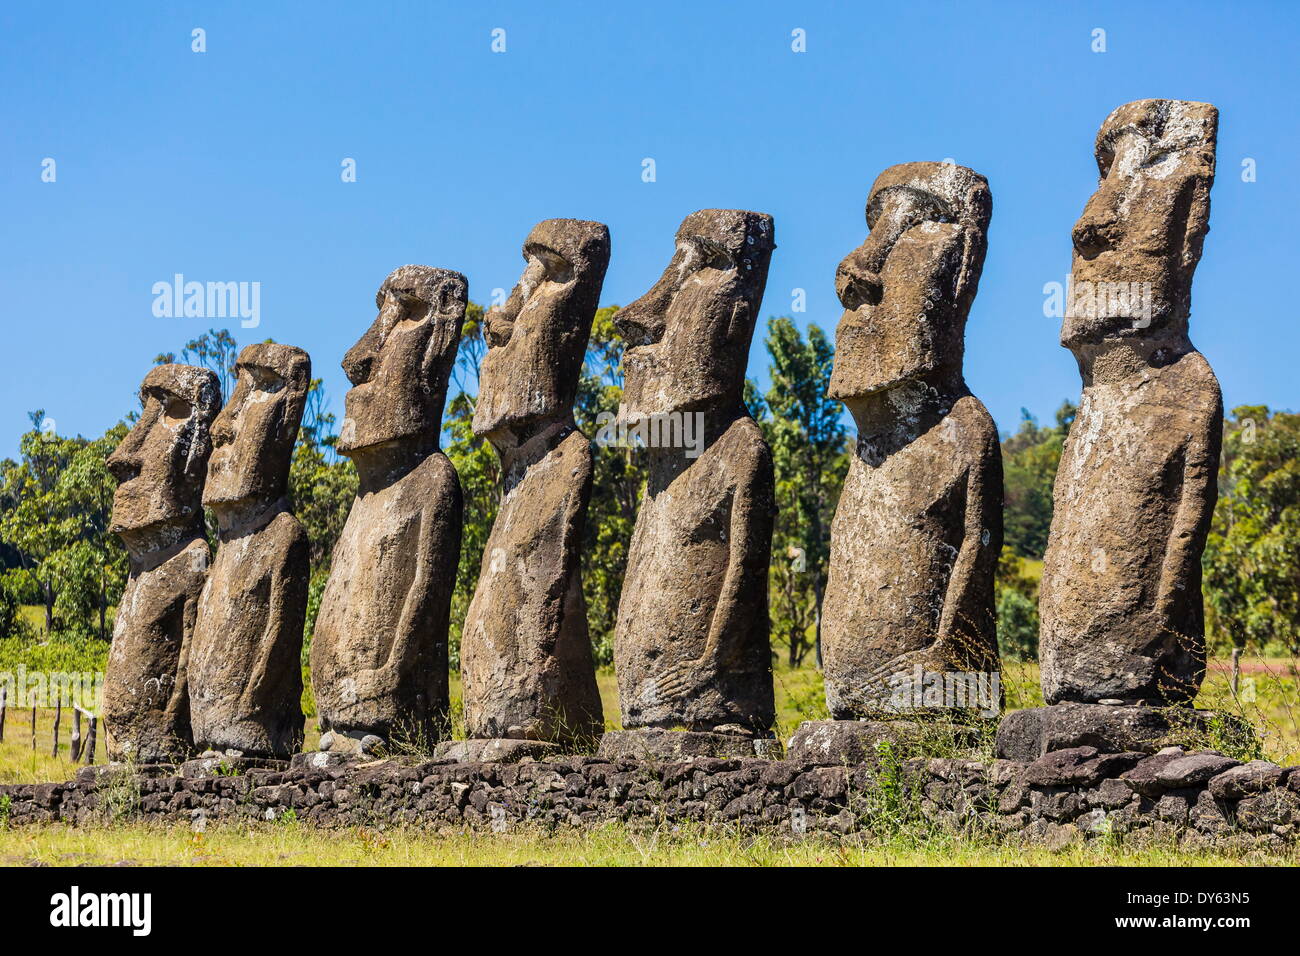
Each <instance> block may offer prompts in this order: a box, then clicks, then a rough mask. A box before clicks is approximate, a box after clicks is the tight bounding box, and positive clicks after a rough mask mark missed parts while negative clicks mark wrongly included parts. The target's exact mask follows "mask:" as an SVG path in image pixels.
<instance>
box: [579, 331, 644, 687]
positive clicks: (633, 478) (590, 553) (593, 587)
mask: <svg viewBox="0 0 1300 956" xmlns="http://www.w3.org/2000/svg"><path fill="white" fill-rule="evenodd" d="M617 311H618V306H616V305H610V306H605V307H604V308H603V309H600V310H598V311H597V312H596V317H595V320H594V321H593V322H592V326H591V338H590V339H589V340H588V345H587V357H586V361H585V362H584V363H583V369H582V376H581V378H580V379H579V381H578V399H577V402H576V403H575V409H574V415H575V418H576V419H577V422H578V427H579V428H581V429H582V430H583V432H585V433H586V434H587V435H588V436H589V437H593V438H594V437H595V436H596V435H597V434H598V433H599V432H600V425H601V422H602V421H608V420H609V419H607V418H605V419H602V418H601V416H602V415H604V416H609V415H614V414H616V413H617V411H618V404H619V400H620V399H621V398H622V395H623V347H624V343H623V339H622V338H621V337H620V336H619V335H618V332H617V331H616V330H615V328H614V321H613V320H614V313H615V312H617ZM644 487H645V468H644V466H643V464H642V462H641V459H640V457H639V456H638V455H636V454H634V452H633V449H631V448H617V447H613V446H606V447H597V448H596V449H595V463H594V475H593V480H592V489H591V504H590V505H589V506H588V508H587V525H586V528H585V529H584V531H583V547H582V552H583V553H582V591H583V597H584V598H585V599H586V603H587V626H588V630H589V632H590V636H591V643H592V648H593V652H594V654H595V657H596V662H597V663H598V664H601V665H608V664H612V663H613V661H614V624H615V621H616V620H617V618H618V602H619V597H620V596H621V595H622V592H623V573H624V571H625V570H626V568H627V553H628V548H629V546H630V545H631V542H632V529H633V528H634V527H635V525H636V513H637V506H638V503H639V502H640V500H641V492H642V489H643V488H644Z"/></svg>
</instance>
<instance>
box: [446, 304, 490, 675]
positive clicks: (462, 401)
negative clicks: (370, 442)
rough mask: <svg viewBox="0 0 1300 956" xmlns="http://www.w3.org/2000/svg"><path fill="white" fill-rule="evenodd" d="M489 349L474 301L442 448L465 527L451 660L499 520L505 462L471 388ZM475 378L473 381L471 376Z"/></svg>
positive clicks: (453, 611)
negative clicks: (477, 417)
mask: <svg viewBox="0 0 1300 956" xmlns="http://www.w3.org/2000/svg"><path fill="white" fill-rule="evenodd" d="M485 351H486V343H485V342H484V340H483V307H482V306H480V305H477V304H475V303H473V302H471V303H470V304H469V307H468V308H467V309H466V310H465V324H464V326H462V329H461V338H460V348H459V351H458V353H457V355H456V377H455V380H456V383H457V385H458V386H459V388H460V390H459V391H458V392H457V393H456V395H455V397H453V398H452V400H451V401H450V402H449V403H448V405H447V411H446V414H445V415H444V416H443V422H442V430H443V433H444V434H445V435H446V436H447V440H446V442H445V443H444V446H443V451H444V452H445V454H446V455H447V457H448V458H449V459H451V463H452V465H454V466H455V468H456V473H457V475H459V477H460V490H461V498H462V500H463V502H464V512H463V514H464V517H463V522H462V530H461V546H460V564H459V565H458V566H457V568H456V590H455V592H454V594H453V595H452V601H451V628H450V635H449V639H448V652H449V655H450V658H451V666H452V667H453V668H454V667H458V666H459V665H460V636H461V630H462V628H463V627H464V624H465V615H466V614H467V613H468V612H469V602H470V601H471V600H472V599H473V597H474V589H475V588H476V587H477V586H478V575H479V569H480V567H481V566H482V564H483V550H484V549H485V548H486V547H487V539H488V535H489V534H490V533H491V531H492V522H493V521H495V520H496V514H497V506H498V504H499V503H500V491H499V490H498V487H497V480H498V475H499V473H500V466H499V464H498V461H497V456H496V452H495V451H494V450H493V449H492V446H491V445H490V444H489V443H488V442H487V441H486V440H485V439H482V438H478V437H475V435H474V429H473V419H474V404H475V395H473V394H471V393H469V392H468V391H466V389H467V388H470V387H474V388H477V385H478V370H479V365H480V363H481V362H482V359H483V354H484V352H485ZM471 379H472V381H471Z"/></svg>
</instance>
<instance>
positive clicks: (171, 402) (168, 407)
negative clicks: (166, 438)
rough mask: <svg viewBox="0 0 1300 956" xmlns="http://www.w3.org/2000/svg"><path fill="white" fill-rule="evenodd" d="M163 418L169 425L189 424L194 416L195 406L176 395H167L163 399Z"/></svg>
mask: <svg viewBox="0 0 1300 956" xmlns="http://www.w3.org/2000/svg"><path fill="white" fill-rule="evenodd" d="M162 409H163V418H164V419H165V420H166V421H167V422H168V423H169V424H178V423H180V422H187V421H189V420H190V416H191V415H193V414H194V406H193V405H191V404H190V403H189V402H187V401H185V399H183V398H180V397H179V396H176V395H167V396H164V397H163V398H162Z"/></svg>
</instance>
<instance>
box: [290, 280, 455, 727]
mask: <svg viewBox="0 0 1300 956" xmlns="http://www.w3.org/2000/svg"><path fill="white" fill-rule="evenodd" d="M468 301H469V300H468V285H467V283H466V280H465V277H464V276H462V275H461V274H460V273H458V272H450V271H448V270H445V269H433V268H430V267H429V266H416V265H408V266H402V267H401V268H399V269H396V270H394V271H393V273H392V274H391V275H389V276H388V278H386V279H385V280H384V282H383V284H382V285H381V286H380V287H379V292H378V294H377V296H376V302H377V304H378V307H379V314H378V316H377V317H376V318H375V321H374V323H373V324H372V325H371V326H370V328H369V329H368V330H367V331H366V333H365V334H364V335H363V336H362V337H361V339H360V340H359V341H358V342H357V343H356V344H355V345H354V346H353V347H352V348H351V349H349V350H348V353H347V355H346V356H344V358H343V370H344V371H345V372H346V373H347V376H348V380H349V381H351V382H352V388H351V389H349V390H348V393H347V398H346V404H347V409H346V412H345V417H344V419H343V428H342V430H341V433H340V436H339V444H338V450H339V451H340V452H341V453H343V454H344V455H347V456H348V457H350V458H351V459H352V461H353V462H354V463H355V464H356V466H357V475H358V478H359V487H358V490H357V496H356V499H355V500H354V501H353V503H352V509H351V510H350V511H349V512H348V519H347V523H346V524H345V525H344V527H343V531H342V533H341V534H340V536H339V539H338V543H337V544H336V545H335V546H334V555H333V559H332V562H331V564H330V576H329V581H328V582H327V583H326V585H325V591H324V593H323V594H322V595H321V603H320V612H319V614H318V615H317V617H316V627H315V631H314V633H313V636H312V646H311V665H312V690H313V692H314V693H315V697H316V706H317V709H318V712H319V714H320V721H321V729H322V730H324V731H336V732H337V739H338V740H339V742H340V745H343V744H345V743H346V742H347V741H348V740H355V741H356V742H357V745H358V748H359V747H360V742H361V740H362V739H363V738H365V737H367V736H370V735H374V736H376V737H379V738H383V740H384V741H386V742H403V743H409V744H413V745H415V746H417V747H423V748H428V747H431V746H432V745H433V743H434V742H436V741H437V740H438V739H440V738H441V737H442V736H443V735H444V734H445V733H446V730H447V726H448V706H449V699H448V690H447V625H448V616H449V614H450V611H451V598H452V592H453V590H454V589H455V583H456V567H457V563H458V560H459V556H460V538H461V510H462V504H461V490H460V480H459V479H458V478H457V476H456V470H455V468H453V467H452V464H451V462H450V460H448V458H447V456H446V455H444V454H443V453H442V452H441V451H439V449H438V433H439V430H440V428H441V424H442V409H443V402H444V399H445V397H446V393H447V379H448V376H449V375H450V373H451V366H452V363H453V362H454V361H455V360H456V347H457V344H458V343H459V341H460V329H461V325H462V324H463V323H464V319H465V307H466V304H467V303H468ZM331 739H334V738H331Z"/></svg>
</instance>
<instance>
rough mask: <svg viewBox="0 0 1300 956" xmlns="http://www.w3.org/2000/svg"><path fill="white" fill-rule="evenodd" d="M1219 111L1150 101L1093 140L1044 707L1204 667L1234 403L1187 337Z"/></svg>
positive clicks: (1150, 688) (1073, 319) (1080, 226)
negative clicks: (1208, 584) (1206, 601)
mask: <svg viewBox="0 0 1300 956" xmlns="http://www.w3.org/2000/svg"><path fill="white" fill-rule="evenodd" d="M1217 126H1218V111H1217V110H1216V109H1215V108H1214V107H1213V106H1211V105H1209V104H1207V103H1191V102H1183V101H1178V100H1140V101H1137V102H1134V103H1128V104H1126V105H1124V106H1121V107H1120V108H1119V109H1117V110H1115V112H1113V113H1112V114H1111V115H1110V116H1109V117H1108V118H1107V120H1106V122H1105V123H1104V124H1103V125H1102V128H1101V131H1100V132H1099V133H1098V135H1097V148H1096V154H1097V165H1098V168H1099V169H1100V172H1101V182H1100V185H1099V187H1098V189H1097V191H1096V192H1095V193H1094V194H1093V196H1092V198H1091V199H1089V201H1088V204H1087V206H1086V207H1085V208H1084V211H1083V215H1082V216H1081V217H1080V218H1079V221H1078V222H1077V223H1076V224H1075V227H1074V233H1073V238H1074V265H1073V270H1072V276H1071V280H1072V288H1073V292H1072V295H1071V301H1070V302H1069V303H1067V304H1066V305H1067V308H1066V316H1065V321H1064V324H1063V326H1062V330H1061V344H1062V345H1064V346H1065V347H1066V348H1069V349H1070V350H1071V351H1072V352H1074V354H1075V356H1076V358H1077V359H1078V361H1079V368H1080V371H1081V373H1082V376H1083V396H1082V398H1081V399H1080V402H1079V410H1078V414H1077V415H1076V417H1075V419H1074V422H1073V424H1072V425H1071V427H1070V433H1069V437H1068V438H1067V440H1066V443H1065V449H1064V452H1063V455H1062V458H1061V462H1060V467H1059V469H1058V471H1057V473H1056V488H1055V493H1054V512H1053V515H1052V530H1051V537H1050V540H1049V543H1048V547H1047V554H1046V557H1045V561H1044V567H1043V578H1042V590H1041V596H1040V604H1039V612H1040V616H1041V620H1042V627H1041V637H1040V646H1041V657H1042V679H1043V692H1044V696H1045V697H1046V699H1047V701H1048V703H1056V702H1059V701H1097V700H1101V699H1103V698H1116V699H1119V700H1123V701H1126V702H1139V701H1146V702H1148V703H1181V702H1184V701H1188V700H1190V699H1192V698H1193V697H1195V695H1196V692H1197V690H1198V688H1199V687H1200V684H1201V680H1202V678H1203V677H1204V673H1205V641H1204V621H1203V614H1204V611H1203V606H1202V600H1201V551H1202V550H1203V548H1204V545H1205V538H1206V535H1207V533H1208V530H1209V523H1210V516H1211V513H1212V512H1213V510H1214V503H1215V498H1216V495H1217V489H1216V475H1217V473H1218V462H1219V446H1220V443H1221V436H1222V431H1223V425H1222V419H1223V402H1222V398H1221V397H1220V393H1219V385H1218V382H1217V380H1216V379H1215V377H1214V373H1213V372H1212V371H1211V370H1210V366H1209V365H1208V364H1207V363H1206V361H1205V359H1204V357H1203V356H1202V355H1201V354H1200V353H1199V352H1197V351H1196V350H1195V348H1193V346H1192V344H1191V341H1190V340H1189V338H1188V334H1187V323H1188V315H1189V312H1190V309H1191V283H1192V274H1193V272H1194V270H1195V268H1196V264H1197V262H1198V260H1199V259H1200V256H1201V244H1202V241H1203V240H1204V238H1205V233H1206V232H1207V231H1208V229H1209V212H1210V186H1211V185H1212V183H1213V181H1214V162H1215V139H1216V132H1217Z"/></svg>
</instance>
